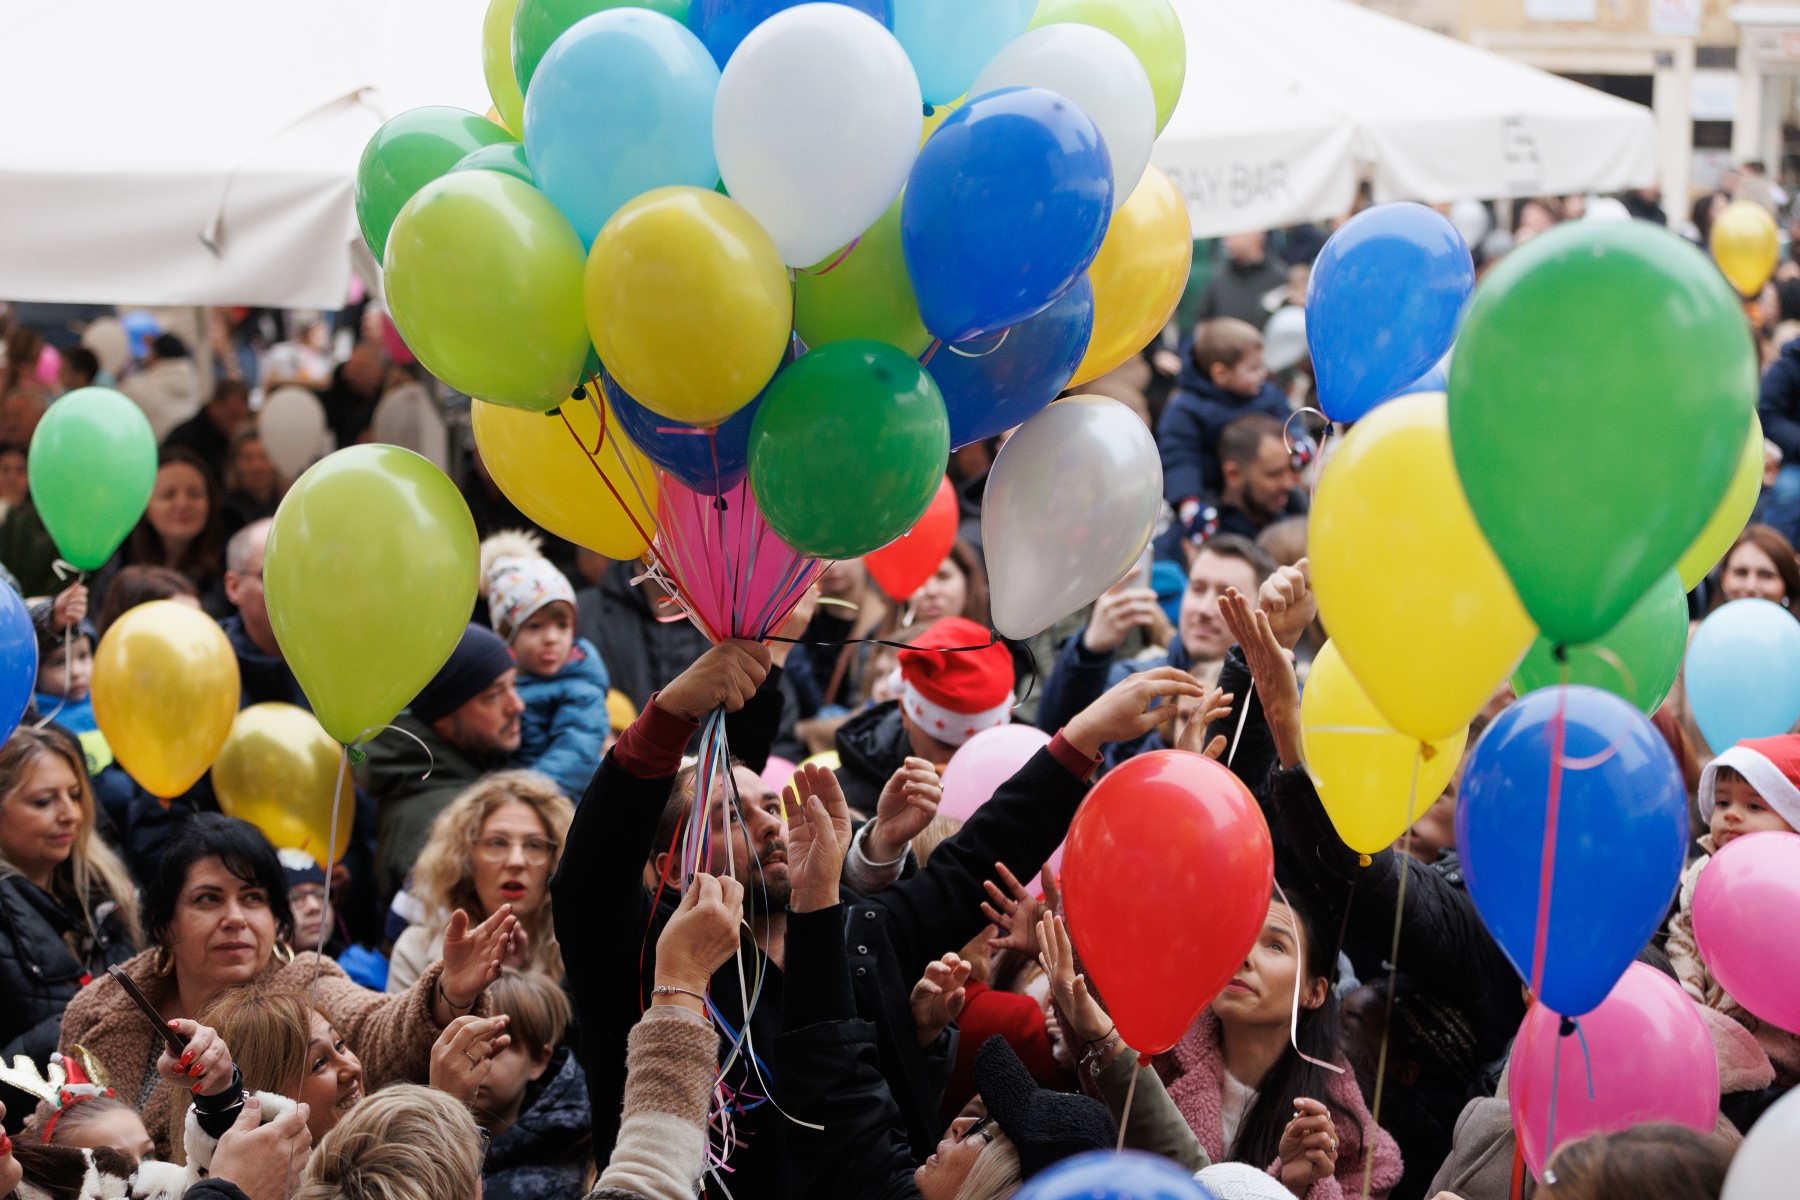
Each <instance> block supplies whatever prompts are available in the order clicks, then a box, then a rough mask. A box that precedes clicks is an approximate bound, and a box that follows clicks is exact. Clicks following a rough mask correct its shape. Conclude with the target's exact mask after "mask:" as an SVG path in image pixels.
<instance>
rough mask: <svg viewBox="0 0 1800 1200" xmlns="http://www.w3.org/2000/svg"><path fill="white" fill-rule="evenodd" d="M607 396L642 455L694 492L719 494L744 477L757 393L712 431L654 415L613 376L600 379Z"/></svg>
mask: <svg viewBox="0 0 1800 1200" xmlns="http://www.w3.org/2000/svg"><path fill="white" fill-rule="evenodd" d="M600 386H601V387H602V388H604V389H605V391H606V399H607V402H608V403H609V404H611V405H612V410H613V412H614V413H615V414H617V416H618V418H619V424H621V425H623V426H624V427H625V433H626V435H627V436H628V437H630V438H631V441H632V444H633V445H635V446H636V447H637V448H638V449H639V450H642V451H643V452H644V456H645V457H646V458H648V459H649V460H650V461H651V462H653V463H655V464H656V465H657V466H659V467H661V468H662V469H663V470H665V471H667V472H668V473H669V474H671V475H673V476H674V477H675V478H677V479H679V480H681V482H683V483H685V484H687V485H688V486H689V487H691V488H693V489H694V490H695V491H696V492H706V493H708V494H710V495H713V496H720V495H723V494H724V493H726V492H728V491H730V490H731V489H732V488H734V487H736V486H737V485H738V484H740V483H742V482H743V481H744V474H745V472H746V471H747V470H748V469H749V462H750V423H751V422H752V421H754V420H755V419H756V410H757V409H759V408H761V407H762V397H761V396H760V395H759V396H757V397H756V399H754V400H752V401H751V402H750V403H748V404H746V405H744V407H742V408H740V409H738V410H737V411H736V412H734V413H732V414H731V416H730V417H728V418H727V419H726V420H725V421H724V422H723V423H722V424H720V425H719V426H718V427H717V428H715V429H703V428H701V427H700V426H698V425H689V424H687V423H686V422H683V421H672V420H670V419H669V418H668V417H663V416H658V415H657V414H656V413H653V412H651V411H650V410H649V409H647V408H645V407H644V406H643V405H642V404H639V403H638V402H637V401H636V400H634V399H632V397H631V395H630V394H629V393H628V392H626V390H625V389H624V388H622V387H620V386H619V385H618V382H617V381H615V380H614V379H613V377H612V376H611V375H603V376H601V377H600Z"/></svg>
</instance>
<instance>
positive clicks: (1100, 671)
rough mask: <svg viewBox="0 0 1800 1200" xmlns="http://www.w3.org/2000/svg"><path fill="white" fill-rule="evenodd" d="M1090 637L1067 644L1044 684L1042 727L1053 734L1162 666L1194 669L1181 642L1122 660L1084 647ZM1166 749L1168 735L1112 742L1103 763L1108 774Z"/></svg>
mask: <svg viewBox="0 0 1800 1200" xmlns="http://www.w3.org/2000/svg"><path fill="white" fill-rule="evenodd" d="M1086 632H1087V628H1086V626H1083V627H1082V628H1081V629H1078V630H1076V631H1075V633H1074V634H1073V635H1072V636H1071V637H1070V638H1069V640H1068V641H1066V642H1064V643H1063V648H1062V652H1061V653H1060V654H1058V655H1057V656H1056V665H1055V666H1054V667H1052V668H1050V677H1049V678H1048V679H1046V680H1045V681H1044V698H1043V700H1042V702H1040V703H1039V705H1038V716H1037V726H1038V728H1039V729H1042V730H1044V731H1045V732H1047V733H1050V734H1055V733H1056V731H1057V730H1059V729H1061V728H1062V727H1063V726H1064V725H1067V724H1068V723H1069V722H1070V721H1071V720H1073V719H1074V717H1075V714H1077V713H1079V712H1080V711H1081V710H1082V709H1084V708H1086V707H1087V706H1088V705H1090V704H1092V703H1093V702H1094V701H1096V700H1098V699H1099V698H1100V697H1101V695H1102V694H1104V693H1105V692H1106V691H1107V690H1108V689H1110V688H1112V687H1113V686H1115V685H1117V684H1120V683H1123V682H1124V681H1125V680H1126V679H1127V678H1128V677H1130V676H1132V675H1135V674H1137V673H1138V672H1139V671H1149V670H1154V669H1155V668H1157V667H1174V668H1176V669H1177V670H1181V671H1186V670H1188V669H1190V668H1191V667H1192V666H1193V660H1192V659H1191V658H1189V657H1188V652H1187V647H1186V646H1183V645H1182V644H1181V639H1180V638H1179V637H1177V638H1175V639H1174V640H1173V641H1171V642H1170V643H1169V649H1168V651H1167V652H1166V653H1164V654H1142V655H1139V656H1138V657H1136V658H1127V659H1121V658H1119V657H1118V656H1117V655H1115V654H1095V653H1093V652H1092V651H1090V650H1089V649H1088V648H1087V647H1086V646H1084V645H1082V644H1081V635H1082V634H1084V633H1086ZM1166 749H1168V747H1167V746H1166V745H1165V744H1164V743H1163V739H1162V733H1161V732H1160V731H1159V730H1155V729H1152V730H1151V731H1150V732H1149V733H1146V734H1143V735H1142V736H1140V737H1136V738H1133V739H1132V740H1131V741H1129V742H1108V743H1107V744H1106V745H1104V746H1102V747H1101V748H1100V758H1101V761H1102V762H1104V763H1105V764H1106V767H1107V769H1108V770H1111V769H1112V768H1113V767H1116V766H1118V765H1119V764H1120V763H1122V762H1124V761H1125V760H1126V759H1128V758H1135V757H1136V756H1137V755H1139V754H1147V753H1149V752H1150V751H1152V750H1166Z"/></svg>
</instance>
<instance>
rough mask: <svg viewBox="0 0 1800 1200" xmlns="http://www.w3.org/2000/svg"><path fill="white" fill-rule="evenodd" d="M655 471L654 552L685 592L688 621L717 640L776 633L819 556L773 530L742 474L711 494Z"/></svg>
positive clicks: (817, 567) (815, 571)
mask: <svg viewBox="0 0 1800 1200" xmlns="http://www.w3.org/2000/svg"><path fill="white" fill-rule="evenodd" d="M659 475H660V477H661V478H660V482H661V484H662V494H661V496H659V497H658V499H657V502H656V524H657V532H656V542H655V548H656V557H657V559H658V561H659V562H660V563H661V564H662V567H663V569H664V570H665V571H666V572H668V574H669V575H671V576H672V577H673V578H674V579H675V581H676V582H678V583H679V584H680V585H681V589H682V591H683V592H685V593H686V596H685V599H686V601H687V603H688V604H689V605H691V608H692V611H691V613H690V616H691V617H692V618H693V621H694V624H695V625H697V626H698V627H699V629H700V632H702V633H704V634H706V635H707V636H708V637H710V638H713V639H714V640H715V641H717V640H723V639H725V638H751V639H754V640H757V641H760V640H761V639H763V638H765V637H767V636H769V635H770V634H772V633H774V632H775V631H776V630H777V629H779V628H780V627H781V623H782V621H784V620H786V619H787V615H788V614H789V613H790V612H792V611H793V609H794V605H796V604H798V603H799V602H800V598H801V597H802V596H804V595H805V594H806V589H807V588H809V587H811V586H812V583H813V580H815V579H817V578H818V577H819V575H820V573H821V572H823V571H824V569H825V564H823V563H821V562H820V561H819V560H818V559H816V558H807V557H806V556H805V555H803V554H801V553H800V552H799V551H798V550H795V549H794V548H793V547H792V546H790V545H788V544H787V543H786V542H784V541H782V540H781V539H780V538H779V537H777V536H776V535H775V531H774V530H773V529H770V528H769V523H768V522H767V521H765V520H763V515H762V509H760V508H758V507H757V505H756V498H755V497H754V496H752V495H751V494H750V482H749V480H748V479H746V480H745V481H744V482H743V483H740V484H739V485H738V486H737V487H734V488H732V489H731V490H730V491H728V492H726V493H725V494H724V495H723V496H710V495H707V494H706V493H704V492H696V491H694V490H693V489H692V488H690V487H688V486H687V485H686V484H684V483H682V482H681V481H680V480H679V479H676V478H675V477H674V476H673V475H670V474H669V473H667V472H666V471H665V472H659Z"/></svg>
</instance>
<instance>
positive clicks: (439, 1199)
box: [294, 1083, 482, 1200]
mask: <svg viewBox="0 0 1800 1200" xmlns="http://www.w3.org/2000/svg"><path fill="white" fill-rule="evenodd" d="M481 1154H482V1140H481V1130H480V1128H478V1127H477V1126H476V1124H475V1118H474V1117H472V1116H470V1115H469V1110H468V1108H467V1107H465V1106H464V1105H463V1104H461V1103H459V1102H457V1101H456V1100H454V1099H452V1098H451V1097H449V1096H447V1095H445V1094H444V1093H443V1092H439V1091H434V1090H433V1089H431V1088H423V1087H419V1086H418V1085H416V1084H408V1083H396V1084H393V1085H392V1086H390V1087H386V1088H383V1089H382V1090H381V1091H379V1092H377V1093H375V1094H374V1095H373V1096H370V1097H369V1098H368V1099H367V1100H364V1101H363V1102H362V1103H361V1104H359V1105H357V1106H356V1109H355V1111H353V1112H351V1113H350V1114H349V1115H348V1116H346V1117H345V1118H344V1119H343V1120H342V1121H339V1122H338V1124H337V1127H336V1128H334V1129H333V1130H332V1131H331V1132H330V1133H328V1134H326V1135H325V1139H324V1140H323V1141H321V1142H320V1143H319V1144H318V1146H317V1147H315V1148H314V1150H313V1152H312V1160H311V1161H310V1162H309V1163H307V1167H306V1182H305V1183H303V1184H301V1185H300V1187H299V1188H297V1189H296V1190H295V1191H294V1200H478V1198H479V1197H480V1195H481Z"/></svg>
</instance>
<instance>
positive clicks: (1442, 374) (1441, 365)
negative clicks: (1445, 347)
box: [1390, 352, 1450, 399]
mask: <svg viewBox="0 0 1800 1200" xmlns="http://www.w3.org/2000/svg"><path fill="white" fill-rule="evenodd" d="M1449 390H1450V354H1449V353H1448V352H1446V353H1445V355H1444V357H1442V358H1440V359H1438V360H1437V365H1436V366H1434V367H1432V368H1431V369H1430V370H1429V371H1427V372H1425V373H1424V374H1423V375H1421V376H1419V377H1418V378H1417V379H1415V380H1413V381H1412V382H1411V383H1409V384H1407V385H1406V386H1405V387H1403V388H1401V389H1400V390H1399V391H1397V392H1395V393H1394V395H1395V396H1416V395H1418V394H1419V393H1420V392H1447V391H1449ZM1390 399H1392V397H1390Z"/></svg>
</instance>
